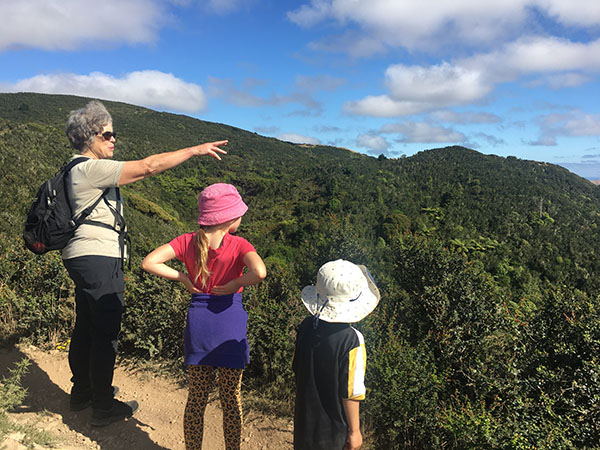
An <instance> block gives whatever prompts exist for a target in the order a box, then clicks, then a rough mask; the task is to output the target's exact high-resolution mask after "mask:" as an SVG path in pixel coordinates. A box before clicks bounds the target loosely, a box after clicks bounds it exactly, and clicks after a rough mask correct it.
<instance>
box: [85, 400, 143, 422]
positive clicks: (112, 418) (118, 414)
mask: <svg viewBox="0 0 600 450" xmlns="http://www.w3.org/2000/svg"><path fill="white" fill-rule="evenodd" d="M138 407H139V405H138V402H136V401H135V400H132V401H130V402H122V401H119V400H115V399H113V405H112V407H111V408H110V409H94V411H93V413H92V419H91V420H90V423H91V424H92V426H94V427H105V426H106V425H109V424H111V423H113V422H118V421H119V420H123V419H126V418H127V417H131V416H133V415H134V414H135V412H136V411H137V410H138Z"/></svg>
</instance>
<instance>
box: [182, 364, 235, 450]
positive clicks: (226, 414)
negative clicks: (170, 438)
mask: <svg viewBox="0 0 600 450" xmlns="http://www.w3.org/2000/svg"><path fill="white" fill-rule="evenodd" d="M217 370H218V371H219V398H220V399H221V408H222V409H223V435H224V437H225V448H226V450H239V448H240V443H241V435H242V392H241V391H242V373H243V371H244V370H243V369H229V368H227V367H218V368H217V367H213V366H188V384H189V393H188V400H187V404H186V405H185V413H184V416H183V434H184V438H185V448H186V450H201V449H202V435H203V433H204V410H205V409H206V404H207V402H208V395H209V394H210V393H211V392H212V390H213V389H214V385H215V378H216V372H217Z"/></svg>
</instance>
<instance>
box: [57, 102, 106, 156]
mask: <svg viewBox="0 0 600 450" xmlns="http://www.w3.org/2000/svg"><path fill="white" fill-rule="evenodd" d="M109 123H112V117H111V116H110V114H109V112H108V111H107V110H106V108H105V107H104V105H103V104H102V103H100V102H99V101H98V100H92V101H91V102H89V103H88V104H87V105H85V106H84V107H83V108H80V109H77V110H75V111H71V114H70V115H69V118H68V119H67V126H66V128H65V132H66V133H67V138H69V142H70V143H71V146H72V147H73V148H74V149H75V150H79V151H80V152H83V151H85V150H86V149H87V148H89V147H90V145H91V144H92V142H93V140H94V137H95V136H96V135H97V134H98V133H100V132H102V128H104V126H106V125H108V124H109Z"/></svg>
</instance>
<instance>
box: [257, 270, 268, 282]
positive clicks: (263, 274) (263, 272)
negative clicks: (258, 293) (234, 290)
mask: <svg viewBox="0 0 600 450" xmlns="http://www.w3.org/2000/svg"><path fill="white" fill-rule="evenodd" d="M256 276H257V277H258V279H259V281H262V280H264V279H265V278H267V269H266V268H265V267H261V268H259V269H258V270H257V271H256Z"/></svg>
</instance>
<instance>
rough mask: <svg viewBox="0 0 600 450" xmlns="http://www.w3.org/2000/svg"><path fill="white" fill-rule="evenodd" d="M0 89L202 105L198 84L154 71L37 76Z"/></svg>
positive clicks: (179, 106) (186, 108)
mask: <svg viewBox="0 0 600 450" xmlns="http://www.w3.org/2000/svg"><path fill="white" fill-rule="evenodd" d="M2 90H4V91H5V92H40V93H46V94H70V95H80V96H84V97H93V98H100V99H105V100H114V101H122V102H126V103H132V104H135V105H142V106H147V107H150V108H164V109H167V110H172V111H181V112H187V113H193V112H198V111H201V110H203V109H204V108H205V107H206V97H205V95H204V91H203V90H202V87H200V86H199V85H197V84H193V83H186V82H185V81H183V80H181V79H179V78H177V77H175V76H174V75H173V74H170V73H163V72H158V71H154V70H146V71H139V72H131V73H129V74H127V75H124V76H123V77H121V78H116V77H114V76H112V75H107V74H104V73H100V72H93V73H91V74H89V75H76V74H72V73H67V74H52V75H37V76H35V77H33V78H28V79H26V80H21V81H19V82H18V83H16V84H14V85H6V84H5V85H4V86H2Z"/></svg>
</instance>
